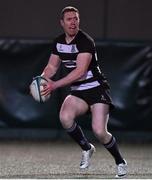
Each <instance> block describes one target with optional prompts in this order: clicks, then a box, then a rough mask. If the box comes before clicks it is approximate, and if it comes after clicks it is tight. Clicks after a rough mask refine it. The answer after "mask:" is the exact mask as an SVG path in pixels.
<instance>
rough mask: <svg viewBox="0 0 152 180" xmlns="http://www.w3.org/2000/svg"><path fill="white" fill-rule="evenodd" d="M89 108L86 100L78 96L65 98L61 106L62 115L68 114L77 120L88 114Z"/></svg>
mask: <svg viewBox="0 0 152 180" xmlns="http://www.w3.org/2000/svg"><path fill="white" fill-rule="evenodd" d="M88 108H89V107H88V104H87V103H86V102H85V101H84V100H82V99H80V98H78V97H76V96H73V95H69V96H67V97H66V98H65V100H64V102H63V104H62V106H61V110H60V114H62V113H68V114H69V115H71V116H73V118H75V117H77V116H79V115H82V114H84V113H86V112H87V111H88Z"/></svg>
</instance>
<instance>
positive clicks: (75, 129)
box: [66, 123, 91, 151]
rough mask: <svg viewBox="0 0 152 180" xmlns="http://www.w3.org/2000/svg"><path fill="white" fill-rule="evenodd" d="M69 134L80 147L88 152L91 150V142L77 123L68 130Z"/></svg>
mask: <svg viewBox="0 0 152 180" xmlns="http://www.w3.org/2000/svg"><path fill="white" fill-rule="evenodd" d="M66 131H67V133H68V134H69V135H70V137H71V138H72V139H74V140H75V141H76V142H77V143H78V144H79V145H80V147H81V148H82V149H83V150H85V151H87V150H89V149H90V148H91V145H90V144H89V141H88V140H87V138H86V137H85V136H84V134H83V132H82V130H81V128H80V126H79V125H77V123H74V124H73V125H72V127H71V128H69V129H66Z"/></svg>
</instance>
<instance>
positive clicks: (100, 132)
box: [92, 125, 110, 144]
mask: <svg viewBox="0 0 152 180" xmlns="http://www.w3.org/2000/svg"><path fill="white" fill-rule="evenodd" d="M92 129H93V132H94V134H95V136H96V137H97V138H98V140H99V141H100V142H101V143H102V144H105V143H106V142H107V141H108V139H109V138H110V137H109V133H108V132H107V130H106V129H105V128H102V127H100V126H97V125H92Z"/></svg>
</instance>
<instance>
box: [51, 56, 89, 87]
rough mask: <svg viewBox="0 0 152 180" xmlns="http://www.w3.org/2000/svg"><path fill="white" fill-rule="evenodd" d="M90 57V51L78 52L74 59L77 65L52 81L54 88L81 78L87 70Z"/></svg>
mask: <svg viewBox="0 0 152 180" xmlns="http://www.w3.org/2000/svg"><path fill="white" fill-rule="evenodd" d="M91 58H92V55H91V54H90V53H80V54H79V55H78V57H77V60H76V66H77V67H76V68H75V69H74V70H73V71H72V72H70V73H69V74H68V75H67V76H65V77H64V78H62V79H60V80H58V81H56V82H54V86H55V89H56V88H59V87H63V86H66V85H70V84H71V83H73V82H75V81H77V80H78V79H79V78H81V77H82V76H83V75H84V74H85V73H86V72H87V70H88V67H89V64H90V62H91Z"/></svg>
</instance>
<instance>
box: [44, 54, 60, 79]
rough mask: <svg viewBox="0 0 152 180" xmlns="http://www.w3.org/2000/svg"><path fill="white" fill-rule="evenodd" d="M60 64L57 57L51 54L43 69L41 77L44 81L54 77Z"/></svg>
mask: <svg viewBox="0 0 152 180" xmlns="http://www.w3.org/2000/svg"><path fill="white" fill-rule="evenodd" d="M60 63H61V60H60V58H59V56H58V55H55V54H51V56H50V58H49V61H48V64H47V65H46V67H45V68H44V70H43V72H42V74H41V76H42V77H44V78H46V79H49V78H52V77H53V76H54V75H55V73H56V72H57V70H58V68H59V66H60Z"/></svg>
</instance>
